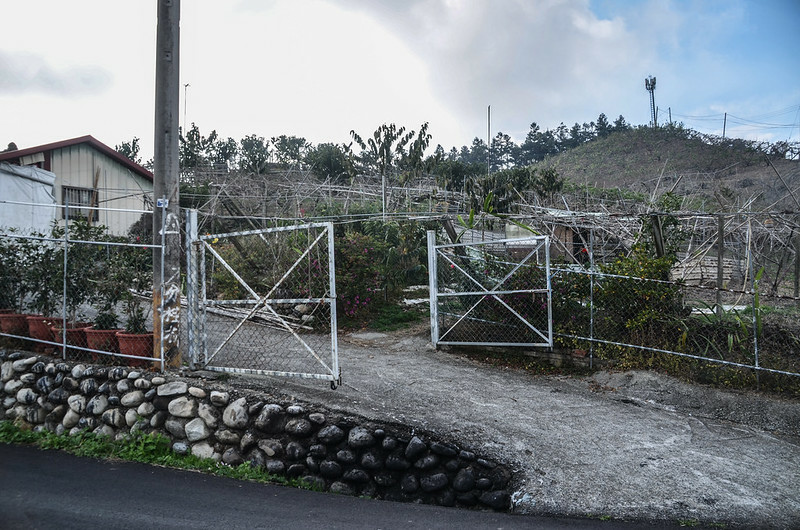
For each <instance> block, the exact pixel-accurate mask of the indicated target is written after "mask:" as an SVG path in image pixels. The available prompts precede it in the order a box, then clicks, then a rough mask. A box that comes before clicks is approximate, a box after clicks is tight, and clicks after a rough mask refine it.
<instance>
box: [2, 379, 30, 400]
mask: <svg viewBox="0 0 800 530" xmlns="http://www.w3.org/2000/svg"><path fill="white" fill-rule="evenodd" d="M23 386H25V385H24V384H23V383H22V381H19V380H17V379H12V380H11V381H8V382H6V384H5V386H4V387H3V391H4V392H5V393H6V394H10V395H12V396H13V395H14V394H16V393H17V392H18V391H19V389H20V388H22V387H23Z"/></svg>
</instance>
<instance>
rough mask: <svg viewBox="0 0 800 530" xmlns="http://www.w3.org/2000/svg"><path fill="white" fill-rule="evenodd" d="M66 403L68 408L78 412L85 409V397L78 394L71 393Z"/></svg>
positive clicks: (81, 412) (80, 412) (82, 411)
mask: <svg viewBox="0 0 800 530" xmlns="http://www.w3.org/2000/svg"><path fill="white" fill-rule="evenodd" d="M67 404H68V405H69V408H70V410H72V411H74V412H76V413H78V414H83V413H84V412H85V411H86V398H85V397H83V396H81V395H79V394H73V395H71V396H70V397H68V398H67Z"/></svg>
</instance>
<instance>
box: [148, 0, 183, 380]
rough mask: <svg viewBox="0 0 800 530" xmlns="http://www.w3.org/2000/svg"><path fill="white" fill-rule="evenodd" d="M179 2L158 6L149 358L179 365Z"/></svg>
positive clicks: (165, 1) (161, 2) (162, 2)
mask: <svg viewBox="0 0 800 530" xmlns="http://www.w3.org/2000/svg"><path fill="white" fill-rule="evenodd" d="M180 14H181V3H180V0H158V26H157V29H156V115H155V136H154V140H155V150H154V157H153V177H154V179H153V194H154V198H155V200H156V208H155V210H154V211H153V244H154V245H158V246H159V247H160V246H161V245H163V252H162V250H161V248H159V247H157V248H154V249H153V316H154V318H153V332H154V339H155V340H154V357H158V358H161V354H162V352H163V355H164V357H163V359H162V363H164V362H166V363H168V364H169V365H170V366H178V365H180V362H181V359H180V352H179V350H178V339H179V337H180V308H181V289H180V272H181V269H180V263H181V262H180V259H181V230H180V205H179V196H178V180H179V172H180V167H179V161H178V155H179V138H178V126H179V125H178V119H179V118H178V115H179V114H180V82H179V73H180V68H179V66H180Z"/></svg>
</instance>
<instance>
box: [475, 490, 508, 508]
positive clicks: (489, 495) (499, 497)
mask: <svg viewBox="0 0 800 530" xmlns="http://www.w3.org/2000/svg"><path fill="white" fill-rule="evenodd" d="M479 500H480V501H481V504H485V505H486V506H488V507H489V508H492V509H493V510H507V509H508V508H509V507H510V506H511V496H510V495H509V494H508V492H506V491H503V490H499V491H486V492H484V493H481V496H480V497H479Z"/></svg>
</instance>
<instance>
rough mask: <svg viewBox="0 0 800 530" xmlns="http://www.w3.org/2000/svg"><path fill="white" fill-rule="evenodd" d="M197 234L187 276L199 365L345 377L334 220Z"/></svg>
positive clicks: (192, 344) (190, 329)
mask: <svg viewBox="0 0 800 530" xmlns="http://www.w3.org/2000/svg"><path fill="white" fill-rule="evenodd" d="M195 226H196V225H195ZM200 226H203V224H202V223H201V224H200ZM195 231H196V229H195V228H191V227H190V229H189V234H190V237H189V245H188V247H189V260H188V261H189V269H188V270H189V274H188V276H187V278H188V281H189V286H188V290H189V294H190V296H189V299H190V303H189V311H188V313H187V318H188V322H187V324H188V326H187V340H188V349H189V353H190V358H191V359H192V362H194V363H195V364H196V365H197V366H202V367H205V368H206V369H211V370H220V371H230V372H239V373H255V374H263V375H282V376H295V377H306V378H315V379H323V380H329V381H331V383H332V384H335V383H336V382H337V381H339V378H340V376H339V367H338V346H337V336H336V291H335V273H334V254H333V225H332V224H331V223H311V224H305V225H293V226H276V227H273V228H263V229H256V230H245V231H234V232H226V233H220V234H198V235H195V234H193V233H192V232H195Z"/></svg>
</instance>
